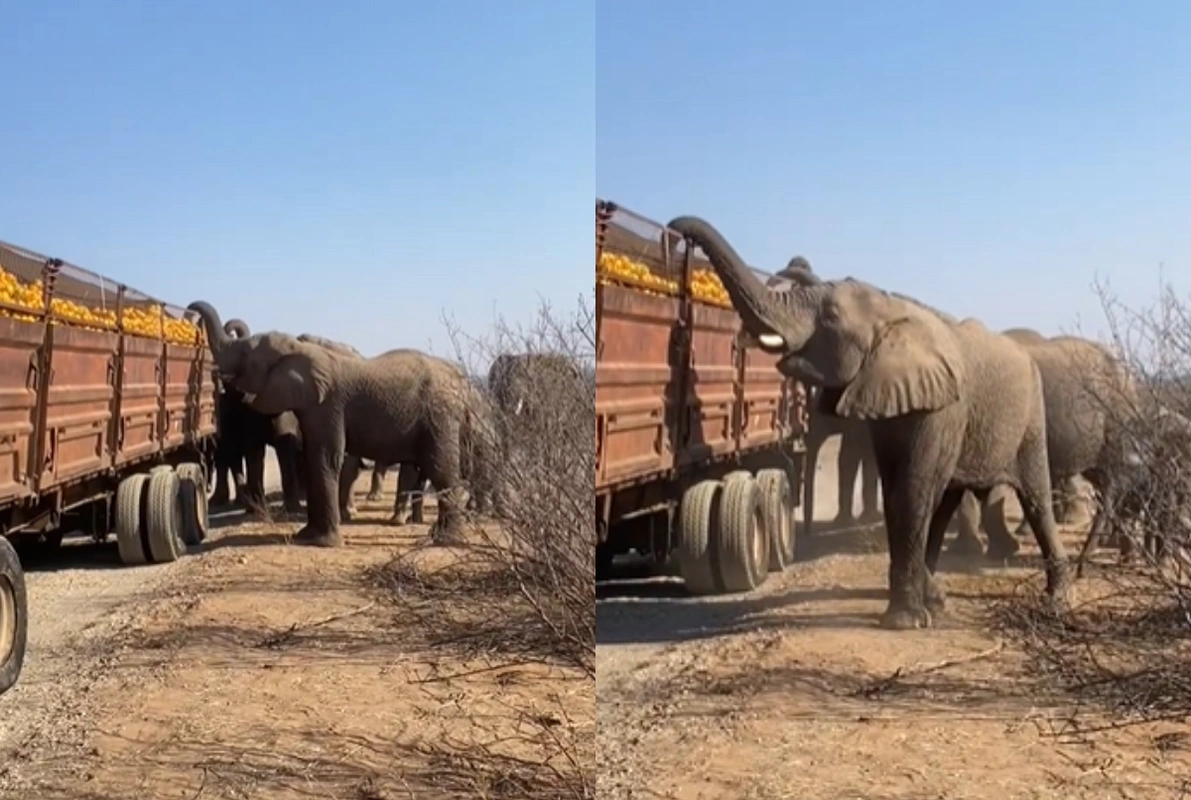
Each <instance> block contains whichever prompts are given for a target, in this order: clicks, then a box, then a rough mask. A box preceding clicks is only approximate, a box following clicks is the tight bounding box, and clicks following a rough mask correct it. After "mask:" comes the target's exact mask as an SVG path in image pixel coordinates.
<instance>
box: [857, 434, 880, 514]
mask: <svg viewBox="0 0 1191 800" xmlns="http://www.w3.org/2000/svg"><path fill="white" fill-rule="evenodd" d="M877 495H878V480H877V458H876V455H875V454H874V453H873V448H872V446H871V445H870V444H869V443H868V442H865V443H864V447H863V448H862V455H861V458H860V521H861V522H865V523H873V522H880V521H881V509H880V508H878V507H877Z"/></svg>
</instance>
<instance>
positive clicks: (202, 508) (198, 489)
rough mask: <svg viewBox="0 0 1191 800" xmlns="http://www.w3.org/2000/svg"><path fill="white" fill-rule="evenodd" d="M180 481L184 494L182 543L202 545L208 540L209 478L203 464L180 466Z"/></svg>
mask: <svg viewBox="0 0 1191 800" xmlns="http://www.w3.org/2000/svg"><path fill="white" fill-rule="evenodd" d="M177 473H178V480H179V481H181V484H182V485H181V488H180V491H181V494H182V498H181V499H182V522H183V524H182V541H183V542H184V543H185V544H187V545H197V544H202V542H203V540H204V539H206V538H207V524H208V522H209V521H210V517H209V514H208V511H207V478H206V473H205V472H204V471H203V465H202V464H193V463H187V464H179V465H178V471H177Z"/></svg>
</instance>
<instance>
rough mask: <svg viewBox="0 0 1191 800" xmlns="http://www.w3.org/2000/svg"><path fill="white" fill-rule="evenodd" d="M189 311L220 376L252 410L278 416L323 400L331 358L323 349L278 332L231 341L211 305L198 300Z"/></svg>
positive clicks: (327, 386)
mask: <svg viewBox="0 0 1191 800" xmlns="http://www.w3.org/2000/svg"><path fill="white" fill-rule="evenodd" d="M188 308H189V309H190V310H191V311H195V312H197V313H198V315H199V316H200V317H201V318H202V320H203V324H204V326H205V327H206V331H207V341H208V342H209V343H210V345H211V352H212V354H213V355H214V356H215V364H216V366H217V367H218V368H219V373H220V377H221V378H222V379H223V380H224V382H225V383H226V384H229V385H231V386H233V387H235V388H236V389H238V390H240V391H241V392H243V393H244V401H245V402H246V403H248V405H249V406H250V407H251V408H253V410H255V411H259V412H260V413H262V414H271V415H272V414H282V413H284V412H286V411H301V410H303V409H307V408H311V407H313V406H316V405H319V404H321V403H322V402H323V401H324V400H326V398H327V395H328V394H329V393H330V390H331V381H332V370H333V363H332V362H333V360H334V358H335V357H334V356H333V355H332V354H331V353H330V352H329V351H328V350H327V349H326V348H323V347H320V346H319V345H316V344H312V343H309V342H303V341H299V340H298V338H297V337H294V336H290V335H289V334H285V333H278V332H277V331H269V332H267V333H258V334H255V335H252V336H248V337H246V338H243V339H239V338H232V336H230V335H229V334H228V333H227V331H225V330H224V328H223V326H222V325H221V324H220V318H219V312H217V311H216V310H215V309H214V308H213V307H212V306H211V305H210V304H209V303H205V302H201V301H198V302H194V303H191V304H190V305H189V306H188Z"/></svg>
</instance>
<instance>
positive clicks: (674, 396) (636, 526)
mask: <svg viewBox="0 0 1191 800" xmlns="http://www.w3.org/2000/svg"><path fill="white" fill-rule="evenodd" d="M758 272H759V271H758ZM760 274H762V275H764V273H760ZM766 277H768V276H766ZM596 338H597V341H596V402H595V406H596V431H595V436H596V475H595V487H596V509H595V513H596V527H597V531H598V542H599V543H598V545H597V553H596V563H597V574H598V575H599V576H602V575H604V574H606V573H607V571H608V570H609V569H610V568H611V564H612V559H613V558H614V557H615V556H616V555H618V554H621V553H625V552H628V551H630V550H635V551H637V553H639V554H640V555H644V556H648V557H649V558H650V559H651V560H652V561H653V563H654V564H655V565H656V566H658V567H661V566H662V565H665V564H666V563H668V562H669V561H670V559H671V557H672V556H674V557H676V561H677V566H678V571H679V572H680V573H681V575H682V578H683V581H684V583H685V585H686V588H687V589H688V591H690V592H692V593H694V594H719V593H730V592H747V591H750V590H752V589H753V588H755V587H757V586H758V585H760V584H761V583H762V582H763V581H764V580H765V579H766V577H767V575H768V573H769V572H772V571H781V570H783V569H785V568H786V567H787V566H788V565H789V564H790V563H792V562H793V560H794V558H795V556H796V546H795V545H796V541H795V539H796V537H795V519H794V513H795V508H796V507H797V506H798V505H800V502H801V497H802V481H803V480H804V470H805V463H804V462H805V458H804V457H805V452H806V448H805V442H804V436H805V433H806V430H807V416H806V392H805V388H804V387H803V386H802V385H801V384H800V383H798V382H796V381H793V380H789V379H787V378H785V377H784V376H783V375H782V374H781V373H779V372H778V370H777V369H776V362H777V359H776V357H775V356H771V355H767V354H765V353H764V352H762V351H761V350H760V349H759V348H758V347H757V346H756V344H755V342H752V341H751V340H749V339H748V337H747V336H746V335H745V334H744V332H743V331H742V329H741V321H740V317H739V316H738V315H737V314H736V312H735V311H734V310H733V309H732V306H731V303H730V302H729V300H728V298H727V293H726V291H725V290H724V288H723V286H722V284H720V282H719V279H718V277H717V276H716V274H715V271H714V269H713V268H712V267H711V265H710V263H709V262H708V261H707V258H706V256H705V255H704V254H703V253H702V251H701V250H699V249H698V248H697V247H692V246H690V245H689V244H688V243H687V242H686V241H685V240H684V239H683V238H682V236H681V235H680V234H678V233H676V232H674V231H670V230H668V229H666V228H665V227H664V226H662V225H659V224H657V223H655V222H651V221H649V220H647V219H645V218H643V217H641V216H638V215H636V214H634V213H632V212H630V211H628V210H626V209H624V208H622V207H620V206H619V205H617V204H615V203H613V202H610V201H606V200H599V199H597V200H596Z"/></svg>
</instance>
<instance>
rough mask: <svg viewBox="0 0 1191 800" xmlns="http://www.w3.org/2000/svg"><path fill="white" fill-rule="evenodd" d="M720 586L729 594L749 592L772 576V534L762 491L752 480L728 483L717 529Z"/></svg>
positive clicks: (725, 485) (742, 479)
mask: <svg viewBox="0 0 1191 800" xmlns="http://www.w3.org/2000/svg"><path fill="white" fill-rule="evenodd" d="M717 528H718V530H717V533H718V534H719V535H718V536H717V537H716V545H717V547H716V554H717V555H718V556H719V558H718V559H717V560H716V561H717V566H718V568H719V578H720V580H719V583H720V585H722V586H723V587H724V591H726V592H748V591H752V590H753V589H756V588H757V587H758V586H760V585H761V584H762V583H764V582H765V579H766V578H767V577H769V535H768V532H767V531H766V529H765V517H764V515H763V513H762V509H761V491H760V488H759V487H758V486H757V482H756V481H755V480H753V478H752V477H749V478H747V479H746V478H737V479H735V480H731V481H728V482H726V483H725V484H724V497H723V500H722V501H721V502H720V520H719V525H718V526H717Z"/></svg>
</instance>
